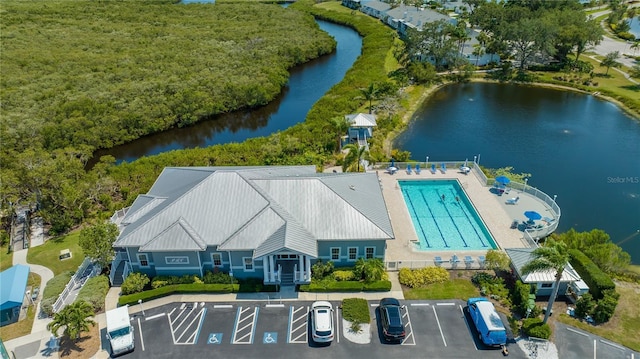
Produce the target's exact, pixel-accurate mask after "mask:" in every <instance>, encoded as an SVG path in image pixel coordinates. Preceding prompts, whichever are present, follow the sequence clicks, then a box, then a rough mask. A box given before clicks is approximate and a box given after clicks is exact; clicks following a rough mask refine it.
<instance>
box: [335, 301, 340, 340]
mask: <svg viewBox="0 0 640 359" xmlns="http://www.w3.org/2000/svg"><path fill="white" fill-rule="evenodd" d="M339 309H340V306H337V305H336V341H337V343H340V318H338V316H339V315H340V313H338V312H339V311H340V310H339Z"/></svg>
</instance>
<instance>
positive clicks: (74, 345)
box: [60, 335, 91, 357]
mask: <svg viewBox="0 0 640 359" xmlns="http://www.w3.org/2000/svg"><path fill="white" fill-rule="evenodd" d="M89 339H91V335H84V336H81V337H80V338H78V340H73V339H71V338H69V337H68V336H66V335H64V336H62V338H60V356H61V357H63V356H68V355H71V353H74V352H75V353H82V352H83V351H84V350H85V349H84V348H81V347H80V346H79V344H81V343H83V342H85V341H87V340H89Z"/></svg>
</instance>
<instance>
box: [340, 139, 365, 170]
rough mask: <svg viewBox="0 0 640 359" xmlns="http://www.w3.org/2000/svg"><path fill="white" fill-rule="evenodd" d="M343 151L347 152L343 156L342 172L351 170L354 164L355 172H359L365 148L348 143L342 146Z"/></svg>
mask: <svg viewBox="0 0 640 359" xmlns="http://www.w3.org/2000/svg"><path fill="white" fill-rule="evenodd" d="M344 149H345V150H347V151H349V152H347V155H346V156H344V162H343V163H342V172H347V170H348V169H349V168H352V167H353V165H354V164H356V172H360V162H362V159H363V158H364V157H365V156H366V154H367V147H365V146H359V145H357V144H352V143H350V144H348V145H346V146H344Z"/></svg>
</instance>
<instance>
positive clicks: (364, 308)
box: [342, 298, 371, 324]
mask: <svg viewBox="0 0 640 359" xmlns="http://www.w3.org/2000/svg"><path fill="white" fill-rule="evenodd" d="M342 317H343V318H344V319H345V320H348V321H350V322H352V323H358V324H361V323H369V322H370V321H371V315H370V314H369V303H367V300H366V299H363V298H346V299H344V300H343V301H342Z"/></svg>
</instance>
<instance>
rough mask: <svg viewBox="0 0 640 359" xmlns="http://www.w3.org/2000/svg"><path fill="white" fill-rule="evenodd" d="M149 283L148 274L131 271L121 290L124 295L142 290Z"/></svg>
mask: <svg viewBox="0 0 640 359" xmlns="http://www.w3.org/2000/svg"><path fill="white" fill-rule="evenodd" d="M148 284H149V277H147V275H146V274H144V273H138V272H136V273H131V274H129V275H128V276H127V278H126V279H125V280H124V282H123V283H122V286H121V287H120V290H121V291H122V294H124V295H127V294H133V293H138V292H142V291H143V290H144V289H145V287H146V286H147V285H148Z"/></svg>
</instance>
